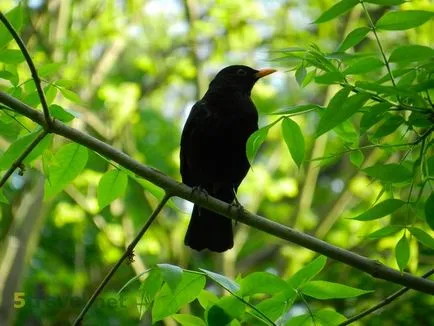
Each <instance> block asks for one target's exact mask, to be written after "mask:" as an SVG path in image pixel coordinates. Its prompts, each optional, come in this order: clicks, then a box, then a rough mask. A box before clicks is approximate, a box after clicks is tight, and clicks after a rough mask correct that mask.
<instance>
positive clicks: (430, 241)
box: [408, 227, 434, 249]
mask: <svg viewBox="0 0 434 326" xmlns="http://www.w3.org/2000/svg"><path fill="white" fill-rule="evenodd" d="M408 230H409V231H410V233H411V234H412V235H413V236H414V237H415V238H416V239H417V241H419V242H420V243H422V244H423V245H424V246H427V247H428V248H431V249H434V238H433V237H432V236H430V235H429V234H428V233H426V232H425V231H424V230H422V229H419V228H417V227H409V228H408Z"/></svg>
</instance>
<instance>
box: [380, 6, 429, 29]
mask: <svg viewBox="0 0 434 326" xmlns="http://www.w3.org/2000/svg"><path fill="white" fill-rule="evenodd" d="M433 16H434V12H432V11H424V10H407V11H388V12H386V13H385V14H384V16H382V17H381V18H380V19H379V20H378V21H377V23H376V24H375V27H376V28H378V29H384V30H392V31H399V30H405V29H409V28H413V27H417V26H419V25H422V24H424V23H426V22H427V21H428V20H430V19H431V18H432V17H433Z"/></svg>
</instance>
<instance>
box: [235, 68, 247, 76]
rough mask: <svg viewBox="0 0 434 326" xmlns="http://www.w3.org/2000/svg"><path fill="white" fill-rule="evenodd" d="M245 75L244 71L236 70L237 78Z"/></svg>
mask: <svg viewBox="0 0 434 326" xmlns="http://www.w3.org/2000/svg"><path fill="white" fill-rule="evenodd" d="M246 74H247V73H246V71H245V70H244V69H238V70H237V75H238V76H245V75H246Z"/></svg>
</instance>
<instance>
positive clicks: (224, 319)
mask: <svg viewBox="0 0 434 326" xmlns="http://www.w3.org/2000/svg"><path fill="white" fill-rule="evenodd" d="M245 309H246V307H245V305H244V303H243V302H241V301H240V300H238V299H237V298H235V297H232V296H226V297H222V298H221V299H220V300H219V301H218V302H217V303H216V304H214V305H213V306H211V307H210V308H209V309H208V311H207V312H206V321H207V325H208V326H213V325H214V326H221V325H228V323H230V321H232V320H233V319H234V318H239V317H240V316H241V315H242V314H243V313H244V311H245Z"/></svg>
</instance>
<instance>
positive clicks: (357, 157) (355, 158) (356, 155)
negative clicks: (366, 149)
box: [350, 150, 365, 168]
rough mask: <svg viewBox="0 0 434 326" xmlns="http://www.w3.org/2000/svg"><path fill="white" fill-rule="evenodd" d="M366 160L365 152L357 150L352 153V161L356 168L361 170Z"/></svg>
mask: <svg viewBox="0 0 434 326" xmlns="http://www.w3.org/2000/svg"><path fill="white" fill-rule="evenodd" d="M364 160H365V155H363V152H362V151H361V150H355V151H352V152H351V153H350V161H351V163H353V164H354V165H355V166H356V167H358V168H360V166H361V165H362V163H363V161H364Z"/></svg>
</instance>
